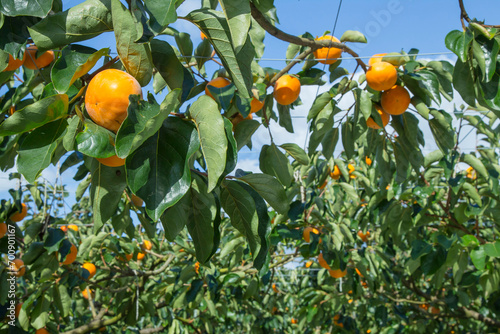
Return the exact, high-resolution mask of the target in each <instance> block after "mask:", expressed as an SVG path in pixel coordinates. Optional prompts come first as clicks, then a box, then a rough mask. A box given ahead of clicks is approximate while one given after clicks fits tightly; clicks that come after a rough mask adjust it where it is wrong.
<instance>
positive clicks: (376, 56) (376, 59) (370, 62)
mask: <svg viewBox="0 0 500 334" xmlns="http://www.w3.org/2000/svg"><path fill="white" fill-rule="evenodd" d="M385 55H387V53H376V54H374V55H373V56H372V57H371V58H370V60H368V66H372V65H373V64H375V63H380V62H381V61H382V58H384V56H385Z"/></svg>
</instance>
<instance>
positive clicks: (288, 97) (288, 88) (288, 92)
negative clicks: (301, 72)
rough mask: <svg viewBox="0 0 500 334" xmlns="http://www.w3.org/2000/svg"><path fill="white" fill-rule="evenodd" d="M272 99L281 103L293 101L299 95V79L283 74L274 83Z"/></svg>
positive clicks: (286, 103) (285, 103)
mask: <svg viewBox="0 0 500 334" xmlns="http://www.w3.org/2000/svg"><path fill="white" fill-rule="evenodd" d="M273 95H274V99H275V100H276V102H278V103H279V104H281V105H284V106H286V105H289V104H292V103H293V102H295V101H296V100H297V99H298V98H299V95H300V81H299V79H297V78H296V77H294V76H291V75H288V74H286V75H283V76H282V77H280V78H279V79H278V80H276V83H275V84H274V93H273Z"/></svg>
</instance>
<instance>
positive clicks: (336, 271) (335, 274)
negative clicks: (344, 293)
mask: <svg viewBox="0 0 500 334" xmlns="http://www.w3.org/2000/svg"><path fill="white" fill-rule="evenodd" d="M328 273H329V274H330V276H332V277H333V278H342V277H344V276H345V275H347V269H345V270H343V271H342V270H340V269H330V270H328Z"/></svg>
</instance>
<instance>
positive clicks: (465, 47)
mask: <svg viewBox="0 0 500 334" xmlns="http://www.w3.org/2000/svg"><path fill="white" fill-rule="evenodd" d="M472 40H473V36H472V34H471V33H470V31H469V30H466V31H458V30H453V31H451V32H450V33H448V35H446V38H445V45H446V47H447V48H448V49H449V50H450V51H452V52H453V53H455V54H456V55H457V56H458V58H459V59H460V60H461V61H462V62H465V61H466V60H467V57H468V53H469V47H470V43H471V42H472Z"/></svg>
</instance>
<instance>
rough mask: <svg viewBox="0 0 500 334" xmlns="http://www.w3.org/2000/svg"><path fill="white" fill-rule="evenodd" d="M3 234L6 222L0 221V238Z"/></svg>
mask: <svg viewBox="0 0 500 334" xmlns="http://www.w3.org/2000/svg"><path fill="white" fill-rule="evenodd" d="M5 234H7V224H5V223H0V239H1V238H3V237H4V235H5Z"/></svg>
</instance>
